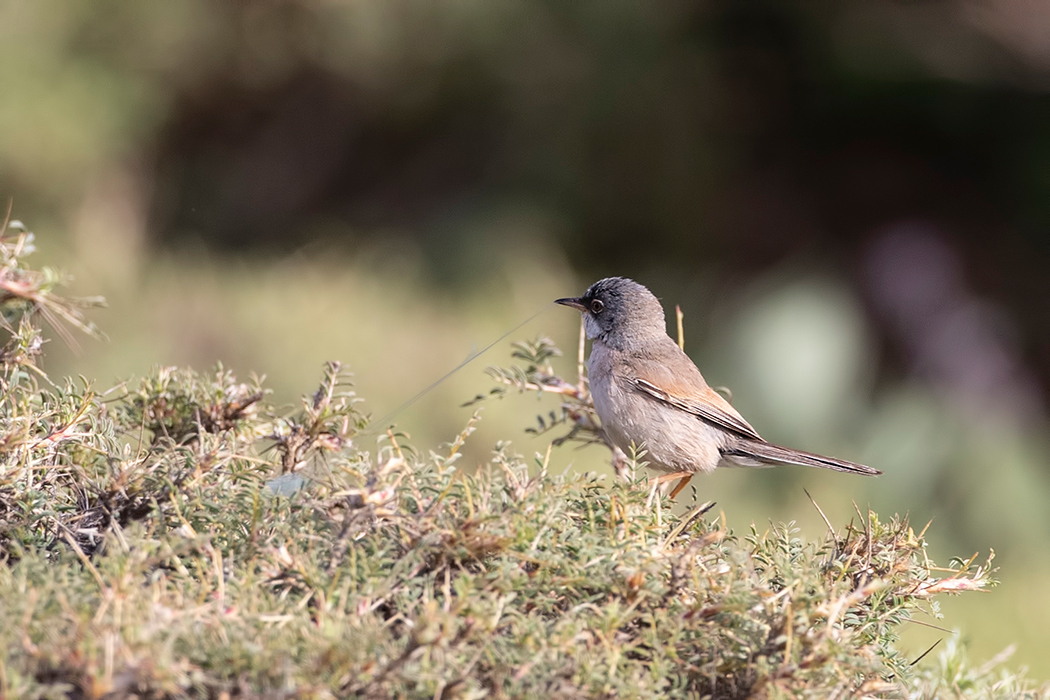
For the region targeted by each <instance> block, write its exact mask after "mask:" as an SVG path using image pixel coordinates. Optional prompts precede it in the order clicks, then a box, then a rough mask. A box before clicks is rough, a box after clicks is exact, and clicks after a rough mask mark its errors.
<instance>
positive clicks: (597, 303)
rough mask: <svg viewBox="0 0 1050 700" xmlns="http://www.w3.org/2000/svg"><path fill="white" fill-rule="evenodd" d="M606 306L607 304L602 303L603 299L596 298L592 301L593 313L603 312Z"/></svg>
mask: <svg viewBox="0 0 1050 700" xmlns="http://www.w3.org/2000/svg"><path fill="white" fill-rule="evenodd" d="M604 308H605V304H603V303H602V300H601V299H595V300H594V301H592V302H591V312H592V313H596V314H600V313H601V312H602V309H604Z"/></svg>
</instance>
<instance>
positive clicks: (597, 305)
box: [555, 277, 882, 496]
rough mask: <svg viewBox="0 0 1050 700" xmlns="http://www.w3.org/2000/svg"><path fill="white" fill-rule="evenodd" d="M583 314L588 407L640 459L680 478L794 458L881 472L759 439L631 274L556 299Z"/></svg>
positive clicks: (838, 467) (811, 463) (827, 466)
mask: <svg viewBox="0 0 1050 700" xmlns="http://www.w3.org/2000/svg"><path fill="white" fill-rule="evenodd" d="M555 303H557V304H562V305H564V306H571V307H572V308H574V309H578V310H579V311H580V312H581V313H582V314H583V322H584V328H585V330H586V332H587V337H588V338H591V339H592V340H593V341H594V345H593V347H592V348H591V356H590V357H589V358H588V360H587V376H588V379H589V381H590V385H591V397H592V398H593V399H594V408H595V410H596V411H597V412H598V417H599V418H600V419H601V422H602V428H603V429H604V430H605V434H606V435H607V436H608V438H609V440H610V441H611V442H612V443H613V444H614V445H616V446H617V447H619V448H620V449H621V450H623V451H624V452H627V451H628V450H630V448H631V446H632V445H634V446H635V447H637V448H640V449H645V450H646V453H647V454H646V459H647V460H648V462H649V466H650V467H651V468H653V469H657V470H659V471H662V472H666V475H665V476H662V477H660V481H661V482H663V481H670V480H674V479H678V478H681V479H682V481H681V482H680V483H679V484H678V487H677V488H676V489H675V490H674V491H673V492H672V494H671V495H672V496H674V495H677V493H678V491H680V490H681V489H682V488H683V487H684V486H685V484H686V483H687V482H688V479H689V478H690V477H691V476H692V475H693V474H695V473H697V472H710V471H713V470H714V469H715V468H716V467H719V466H741V467H769V466H774V465H778V464H801V465H804V466H807V467H823V468H825V469H835V470H836V471H840V472H850V473H852V474H866V475H876V474H881V473H882V472H880V471H878V470H875V469H872V468H871V467H865V466H864V465H862V464H854V463H853V462H847V461H845V460H841V459H835V458H834V457H823V456H821V455H817V454H812V453H810V452H802V451H800V450H792V449H789V448H787V447H780V446H778V445H774V444H772V443H769V442H766V441H765V440H763V439H762V438H761V436H759V434H758V433H757V432H756V431H755V429H754V428H752V427H751V426H750V425H749V424H748V422H747V421H746V420H744V419H743V417H742V416H741V415H740V414H739V413H737V411H736V409H735V408H733V407H732V406H731V405H730V404H729V402H728V401H726V400H725V399H723V398H722V397H721V395H719V394H718V392H716V391H714V390H713V389H712V388H711V387H709V386H708V385H707V382H706V381H704V377H703V375H701V374H700V370H699V369H697V368H696V365H695V364H693V361H692V360H690V359H689V356H688V355H686V354H685V353H684V352H683V351H682V349H681V348H679V347H678V344H677V343H675V342H674V341H673V340H671V338H670V337H669V336H668V335H667V325H666V321H665V320H664V310H663V307H662V306H660V302H659V301H658V300H657V298H656V297H655V296H653V294H652V292H650V291H649V290H648V289H646V288H645V287H643V286H642V285H640V284H638V283H637V282H635V281H633V280H629V279H626V278H623V277H608V278H606V279H603V280H599V281H597V282H595V283H594V284H592V285H591V287H590V289H588V290H587V292H586V293H585V294H584V295H583V296H582V297H574V298H568V299H557V300H556V302H555Z"/></svg>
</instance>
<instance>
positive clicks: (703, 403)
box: [632, 377, 764, 442]
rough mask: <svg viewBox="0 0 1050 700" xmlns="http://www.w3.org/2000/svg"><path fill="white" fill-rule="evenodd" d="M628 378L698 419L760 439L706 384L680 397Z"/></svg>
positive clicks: (649, 392)
mask: <svg viewBox="0 0 1050 700" xmlns="http://www.w3.org/2000/svg"><path fill="white" fill-rule="evenodd" d="M632 381H633V383H634V386H635V388H636V389H637V390H638V391H640V392H642V393H643V394H647V395H649V396H651V397H652V398H654V399H656V400H657V401H660V402H662V403H665V404H667V405H668V406H671V407H672V408H677V409H678V410H679V411H685V412H686V413H691V414H693V415H694V416H696V417H697V418H699V419H700V420H703V421H706V422H708V423H711V424H713V425H717V426H718V427H720V428H722V429H724V430H728V431H729V432H731V433H736V434H737V435H739V436H741V437H745V438H748V439H749V440H758V441H760V442H764V440H762V437H761V436H760V435H759V434H758V433H757V432H756V431H755V429H754V428H752V427H751V426H750V425H749V424H748V422H747V421H746V420H744V419H743V417H742V416H741V415H740V414H739V413H737V412H736V409H735V408H733V407H732V406H730V405H729V402H728V401H726V400H725V399H723V398H722V396H721V395H720V394H719V393H718V392H717V391H715V390H714V389H712V388H711V387H709V386H707V385H706V384H705V385H704V386H703V388H702V389H700V390H694V391H691V392H689V393H690V394H692V395H691V396H680V395H677V394H672V393H671V392H670V391H666V390H664V389H661V388H660V387H658V386H656V385H655V384H653V383H652V382H649V381H646V380H645V379H639V378H637V377H635V378H634V379H633V380H632ZM683 393H684V392H683Z"/></svg>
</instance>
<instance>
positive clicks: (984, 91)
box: [0, 0, 1050, 679]
mask: <svg viewBox="0 0 1050 700" xmlns="http://www.w3.org/2000/svg"><path fill="white" fill-rule="evenodd" d="M1047 36H1050V5H1046V4H1041V3H1033V2H1028V1H1026V0H957V1H947V0H944V1H936V0H925V1H919V0H907V1H904V0H901V1H899V2H886V1H881V0H843V1H842V2H836V3H828V2H814V3H794V4H791V3H781V2H772V1H770V2H762V1H760V0H753V1H749V2H726V1H720V0H710V1H707V2H673V1H668V2H653V3H636V2H616V1H614V2H602V3H598V2H516V1H511V2H491V1H488V0H456V1H455V2H442V1H438V2H434V1H433V0H429V1H423V0H419V1H415V0H362V1H360V2H353V3H350V2H333V1H331V0H270V1H266V2H251V3H247V2H244V3H236V2H228V3H212V2H205V1H204V0H168V1H167V2H164V3H142V2H136V1H135V0H101V1H99V2H94V3H52V2H39V1H38V0H3V1H2V2H0V196H3V198H4V199H5V200H6V199H7V197H11V198H13V200H14V210H13V216H14V218H17V219H21V220H23V221H25V222H26V223H27V225H28V226H29V227H30V228H31V229H33V230H34V231H35V232H36V233H37V236H38V245H39V248H40V252H39V253H38V258H39V259H38V261H37V262H38V263H39V262H41V261H43V262H46V263H47V264H51V265H55V266H57V267H60V268H62V269H64V270H66V271H68V272H69V273H70V274H72V275H73V276H74V280H75V281H74V282H73V283H72V288H73V291H74V293H76V294H82V295H95V294H101V295H104V296H106V297H107V298H108V300H109V308H108V309H107V310H102V311H98V312H93V318H94V320H96V321H97V322H98V324H99V325H100V326H101V327H102V328H103V329H104V330H105V332H106V333H107V334H108V335H109V341H108V342H96V341H93V340H90V339H88V340H82V341H81V343H80V347H79V349H75V348H69V347H66V346H64V345H63V344H62V343H61V342H60V341H55V342H52V343H51V344H50V345H49V346H48V356H47V358H46V368H47V369H48V371H50V372H52V373H54V374H58V375H63V374H81V375H84V376H86V377H88V378H91V379H93V380H94V381H95V382H96V384H97V385H99V386H102V387H105V386H111V385H113V384H115V383H117V382H118V381H121V380H124V379H127V378H129V377H131V376H133V375H141V374H143V373H146V372H148V371H149V370H150V368H151V367H152V366H155V365H170V364H177V365H193V366H195V367H197V368H199V369H205V368H207V367H209V366H211V365H213V364H214V363H215V362H217V361H221V362H223V363H225V364H226V365H227V366H229V367H232V368H234V369H235V370H237V371H238V373H240V374H242V375H247V374H248V373H249V372H251V371H255V372H258V373H260V374H266V375H267V377H268V382H269V385H270V386H271V387H272V388H273V389H274V391H275V395H276V398H277V400H278V401H282V402H289V403H290V402H293V401H296V400H297V397H298V396H299V395H301V394H302V393H305V392H308V391H311V390H312V389H313V388H314V386H315V385H316V382H317V381H318V379H319V378H320V374H321V363H322V362H323V361H325V360H328V359H338V360H342V361H343V362H345V363H346V364H348V365H349V366H350V367H352V368H353V369H354V370H355V372H356V376H357V382H358V387H359V391H360V394H361V395H362V396H363V397H364V398H365V400H366V401H365V403H364V404H363V406H364V408H365V410H367V411H370V412H371V413H372V414H373V415H374V416H383V415H386V414H388V413H389V412H390V411H392V410H394V409H395V408H396V407H398V406H399V405H400V404H402V403H403V402H404V401H405V400H406V399H408V398H409V397H410V396H412V395H413V394H415V393H416V392H417V391H419V390H420V389H421V388H422V387H424V386H426V385H427V384H429V383H430V382H431V381H433V380H434V379H436V378H437V377H439V376H441V375H442V374H444V373H445V372H446V371H448V370H449V369H451V368H452V367H455V366H456V365H457V364H458V363H459V362H461V361H462V360H463V359H464V358H466V357H467V356H468V355H469V354H470V353H471V352H472V351H473V350H475V349H477V348H481V347H484V346H485V345H487V344H488V343H490V342H492V341H493V340H495V339H496V338H499V337H500V336H501V335H503V334H504V333H505V332H507V331H508V330H509V329H511V328H513V327H514V326H515V325H516V324H518V323H520V322H521V321H523V320H525V319H526V318H528V317H529V316H531V315H532V314H534V313H536V312H539V311H542V313H540V315H539V316H538V317H537V318H535V319H534V320H533V321H531V322H530V323H528V324H527V325H525V326H524V327H523V328H521V329H519V330H518V331H516V332H515V333H514V334H512V335H511V336H510V337H509V338H507V339H506V340H504V341H503V342H501V343H500V344H498V345H497V346H496V347H495V348H494V349H493V350H492V351H491V352H489V353H488V354H486V355H485V356H483V357H481V358H479V359H478V360H476V361H475V362H473V363H472V364H470V365H468V366H467V367H466V368H465V369H463V370H462V371H460V372H458V373H457V374H456V375H455V376H454V377H453V378H452V379H450V380H449V381H446V382H444V383H442V384H441V385H440V386H439V387H438V388H437V389H436V390H435V391H433V392H431V393H430V394H428V395H427V396H426V397H424V398H423V399H421V400H420V401H419V402H417V403H415V404H413V406H412V407H411V408H410V409H408V410H406V411H404V412H403V413H401V414H399V415H398V416H397V418H396V421H397V423H398V425H399V426H400V428H401V429H403V430H405V431H407V432H409V433H410V434H411V435H412V438H413V440H414V442H415V443H416V444H417V445H418V446H419V447H420V449H421V450H422V451H424V453H425V451H426V450H428V449H431V448H436V446H437V445H438V444H440V443H441V442H443V441H447V440H450V439H451V438H452V437H453V436H454V435H455V434H456V433H457V432H458V431H459V430H460V429H461V428H462V426H463V425H464V424H465V423H466V421H467V419H468V418H469V416H470V413H471V411H472V409H465V408H461V407H460V405H461V404H462V403H463V402H464V401H466V400H468V399H470V398H471V397H473V396H474V395H476V394H478V393H483V392H485V391H487V390H488V389H489V388H490V387H491V386H492V383H491V381H490V380H489V378H488V377H486V376H485V375H484V373H483V370H484V366H485V365H486V364H507V363H508V362H509V349H510V346H509V343H510V340H513V339H522V338H535V337H537V336H540V335H549V336H550V337H552V338H553V339H555V340H556V341H557V342H558V343H559V345H560V346H561V347H562V348H563V349H565V350H566V355H567V356H566V357H565V358H563V361H562V362H561V363H560V365H559V368H560V369H562V370H563V371H564V372H565V373H566V374H569V375H571V374H572V373H573V372H574V371H575V360H574V355H575V345H576V338H577V333H578V323H579V321H578V317H577V315H576V314H574V313H572V312H570V311H568V310H566V309H564V308H560V307H553V306H550V305H549V301H550V300H551V299H553V298H555V297H560V296H568V295H575V294H579V293H581V292H582V291H583V290H584V289H585V288H586V286H587V285H588V284H590V283H591V282H593V281H594V280H595V279H597V278H599V277H603V276H607V275H612V274H617V275H625V276H630V277H633V278H635V279H637V280H639V281H641V282H643V283H644V284H646V285H648V286H649V287H650V288H651V289H652V290H653V291H654V292H655V293H656V294H657V296H659V297H661V299H662V300H663V301H664V303H665V306H666V307H667V308H668V309H669V310H670V309H673V306H674V305H675V304H680V305H681V306H682V308H683V310H684V312H685V336H686V349H687V351H688V352H689V353H690V354H691V355H692V356H693V358H694V359H695V360H696V361H697V362H698V364H699V365H700V366H701V368H702V369H703V370H704V372H705V374H706V375H707V377H708V379H709V381H710V382H711V383H712V384H713V385H725V386H728V387H730V388H731V389H732V391H733V397H734V399H733V400H734V404H735V405H736V406H737V408H739V409H740V410H741V412H742V413H743V414H744V415H745V416H747V418H748V419H749V421H750V422H751V423H752V424H753V425H755V426H756V428H757V429H758V430H759V431H760V432H761V433H762V434H763V435H764V436H765V437H766V438H768V439H770V440H774V441H777V442H783V443H786V444H788V445H791V446H795V447H800V448H804V449H808V450H814V451H821V452H825V453H829V454H834V455H837V456H841V457H844V458H848V459H852V460H856V461H861V462H865V463H867V464H871V465H873V466H876V467H878V468H880V469H882V470H883V471H885V472H886V473H885V475H884V476H883V477H881V478H879V479H877V480H874V479H873V480H865V479H858V478H851V477H849V476H844V475H839V474H835V473H831V472H819V471H816V470H805V469H801V468H798V469H794V468H785V469H780V470H773V471H745V470H724V472H722V473H717V474H715V475H713V476H711V477H707V478H704V479H701V480H698V481H697V480H694V482H693V483H694V485H695V488H696V489H697V493H696V496H697V497H698V498H701V499H709V498H710V499H714V500H717V501H718V502H719V507H720V508H722V509H724V511H725V513H726V517H727V520H728V522H729V524H730V526H731V527H733V528H734V529H735V530H736V531H737V532H740V533H743V532H746V531H747V529H748V527H749V526H750V523H752V522H754V523H755V524H756V527H757V528H758V529H759V530H763V529H765V528H766V527H767V526H768V524H769V522H770V521H778V520H783V519H794V520H797V521H798V523H799V526H800V527H801V528H802V530H803V532H804V534H805V536H807V537H808V538H815V539H819V538H820V537H822V536H823V530H824V526H823V524H822V523H821V521H820V518H819V516H818V515H817V513H816V511H815V510H814V509H813V507H812V505H810V503H809V501H808V499H807V498H806V496H805V494H804V493H803V488H807V489H808V490H809V491H810V493H812V494H813V496H814V497H815V498H816V500H817V502H818V503H820V505H821V506H822V508H823V509H824V510H825V512H826V513H827V514H828V516H829V517H830V518H831V520H832V521H833V522H835V523H845V522H846V521H848V520H849V518H850V517H851V515H852V514H853V512H854V505H853V502H854V501H855V502H856V503H857V504H858V505H859V507H860V509H861V510H864V509H865V508H866V507H867V506H868V505H870V506H871V507H872V508H874V509H875V510H877V511H878V512H879V513H880V514H882V515H883V516H884V517H889V516H890V515H891V514H893V513H895V512H899V513H905V512H908V513H910V515H911V518H912V521H913V523H914V524H915V526H916V530H919V529H921V528H922V527H923V526H924V525H925V524H926V522H927V521H929V520H930V519H931V518H932V519H933V525H932V526H931V528H930V534H929V538H930V540H931V545H930V556H931V558H933V559H935V560H936V561H937V562H939V563H941V564H946V563H947V562H948V560H949V558H950V557H952V556H956V555H957V556H961V557H963V558H968V557H969V556H970V555H971V554H973V553H974V552H981V554H980V558H981V559H983V558H984V556H985V555H986V553H987V551H988V549H989V548H994V549H995V551H996V554H997V558H996V562H997V563H998V564H999V565H1000V566H1001V570H1000V573H999V577H1000V578H1001V579H1002V580H1003V582H1004V583H1003V585H1002V586H1001V587H999V588H997V589H994V590H993V591H992V592H991V593H987V594H982V595H970V596H968V597H965V598H961V599H953V600H952V601H949V602H948V604H946V605H945V606H944V610H945V613H946V618H945V619H944V620H942V621H939V622H937V621H934V620H929V621H928V622H935V623H936V624H940V625H943V626H945V627H948V628H959V629H961V630H962V632H963V635H964V637H965V638H966V639H967V640H969V642H970V644H971V648H972V651H973V654H974V655H975V656H976V657H977V658H988V657H991V656H992V655H994V654H996V653H998V652H999V651H1001V650H1002V649H1003V648H1004V647H1006V646H1008V645H1010V644H1015V643H1016V644H1017V652H1016V655H1015V659H1014V662H1013V663H1015V664H1027V665H1029V666H1030V667H1031V669H1032V673H1033V675H1035V676H1036V677H1040V678H1044V679H1045V678H1050V606H1048V605H1047V604H1046V590H1047V587H1048V586H1050V558H1048V557H1047V556H1046V553H1047V551H1048V545H1050V514H1048V507H1047V505H1046V504H1047V503H1048V501H1050V431H1048V414H1047V403H1048V401H1047V400H1048V398H1050V304H1048V302H1047V300H1048V298H1050V274H1048V273H1047V271H1046V268H1047V264H1048V263H1050V235H1048V233H1050V42H1047V41H1046V37H1047ZM550 407H551V404H549V403H537V400H536V399H535V398H534V397H532V396H508V397H507V398H505V399H503V400H501V401H493V402H489V403H487V404H486V405H485V406H484V410H483V420H482V423H481V430H480V431H479V433H477V434H476V435H475V436H474V437H473V438H472V441H471V443H470V445H471V451H470V452H469V453H468V455H467V461H466V462H465V464H467V465H470V464H472V463H477V462H479V461H482V460H484V459H485V458H486V455H487V454H489V451H490V450H491V449H492V447H493V445H494V444H495V442H496V441H497V440H499V439H512V440H513V441H514V446H515V449H517V450H518V451H519V452H521V453H522V454H525V455H527V456H531V455H532V454H534V453H536V452H542V451H544V450H545V449H546V445H547V442H548V439H547V438H544V437H541V438H534V437H531V436H529V435H526V434H525V433H524V432H523V429H524V427H526V426H527V425H529V424H531V423H532V416H533V415H535V414H537V413H541V412H545V411H546V410H549V409H550ZM362 440H363V441H365V442H371V441H373V440H375V437H374V436H364V437H362ZM366 447H367V445H366ZM607 461H608V454H607V453H606V452H605V451H604V450H602V449H600V448H597V447H592V448H588V449H584V450H574V449H572V448H562V449H559V450H555V451H554V453H553V457H552V469H554V470H564V469H588V470H598V471H602V472H603V473H606V474H609V469H608V465H607ZM680 500H683V501H685V503H684V504H682V505H680V507H683V508H684V507H686V505H687V504H688V501H689V500H690V493H689V491H688V490H687V491H686V492H685V495H684V496H683V497H681V499H680ZM909 635H910V636H909V638H908V639H907V640H906V645H907V648H908V649H909V650H910V653H913V654H914V655H915V656H918V655H919V654H921V653H922V651H924V650H925V649H926V648H927V647H928V646H929V644H931V643H932V642H933V640H935V639H937V638H939V637H941V636H943V633H941V632H938V631H936V630H933V629H930V628H926V627H922V626H920V625H912V628H911V630H910V631H909Z"/></svg>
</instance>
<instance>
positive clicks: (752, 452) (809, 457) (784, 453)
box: [722, 439, 882, 476]
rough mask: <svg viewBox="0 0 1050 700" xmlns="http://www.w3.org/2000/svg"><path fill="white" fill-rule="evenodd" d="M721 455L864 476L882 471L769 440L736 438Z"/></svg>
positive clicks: (741, 459)
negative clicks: (776, 443)
mask: <svg viewBox="0 0 1050 700" xmlns="http://www.w3.org/2000/svg"><path fill="white" fill-rule="evenodd" d="M722 455H723V456H725V457H726V458H728V459H730V460H732V461H740V462H743V463H745V464H746V462H747V461H753V462H758V463H759V464H799V465H801V466H803V467H821V468H822V469H834V470H835V471H837V472H847V473H849V474H863V475H865V476H878V475H879V474H881V473H882V472H880V471H879V470H878V469H872V468H871V467H866V466H864V465H863V464H856V463H855V462H847V461H846V460H844V459H835V458H834V457H825V456H824V455H818V454H813V453H812V452H803V451H802V450H792V449H791V448H788V447H781V446H780V445H774V444H773V443H771V442H759V441H757V440H743V439H741V440H737V441H735V442H734V443H733V444H732V445H727V446H726V447H725V448H724V449H723V450H722Z"/></svg>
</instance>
